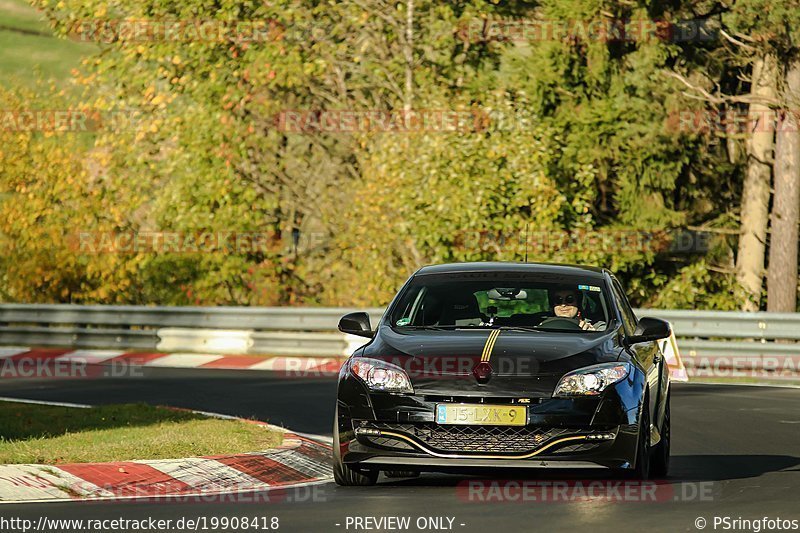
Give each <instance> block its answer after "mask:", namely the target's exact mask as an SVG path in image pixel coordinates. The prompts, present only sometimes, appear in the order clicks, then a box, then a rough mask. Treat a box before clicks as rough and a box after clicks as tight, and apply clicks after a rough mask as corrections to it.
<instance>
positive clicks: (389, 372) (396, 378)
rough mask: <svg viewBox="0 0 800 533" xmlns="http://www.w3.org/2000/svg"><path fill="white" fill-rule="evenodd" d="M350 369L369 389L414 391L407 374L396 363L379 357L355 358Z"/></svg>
mask: <svg viewBox="0 0 800 533" xmlns="http://www.w3.org/2000/svg"><path fill="white" fill-rule="evenodd" d="M350 371H351V372H352V373H353V374H354V375H355V376H358V377H359V378H360V379H361V381H363V382H364V383H366V384H367V387H369V388H370V389H371V390H376V391H384V392H412V393H413V392H414V387H412V386H411V380H410V379H408V374H406V373H405V371H404V370H403V369H402V368H400V367H399V366H397V365H393V364H392V363H387V362H386V361H381V360H379V359H368V358H361V357H359V358H356V359H354V360H353V362H352V363H351V364H350Z"/></svg>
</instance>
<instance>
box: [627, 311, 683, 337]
mask: <svg viewBox="0 0 800 533" xmlns="http://www.w3.org/2000/svg"><path fill="white" fill-rule="evenodd" d="M671 333H672V328H671V327H670V325H669V322H667V321H666V320H661V319H660V318H651V317H647V316H645V317H642V318H640V319H639V325H638V326H636V331H634V332H633V335H631V336H630V337H628V339H627V340H628V344H637V343H639V342H651V341H657V340H658V339H666V338H667V337H669V336H670V335H671Z"/></svg>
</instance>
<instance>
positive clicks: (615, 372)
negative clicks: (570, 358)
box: [553, 363, 631, 396]
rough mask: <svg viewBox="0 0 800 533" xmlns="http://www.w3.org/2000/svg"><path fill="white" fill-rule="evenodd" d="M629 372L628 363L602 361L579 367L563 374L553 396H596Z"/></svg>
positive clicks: (629, 366)
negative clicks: (598, 363) (601, 362)
mask: <svg viewBox="0 0 800 533" xmlns="http://www.w3.org/2000/svg"><path fill="white" fill-rule="evenodd" d="M630 372H631V365H630V363H603V364H600V365H593V366H587V367H586V368H579V369H578V370H573V371H572V372H569V373H567V374H564V377H562V378H561V380H560V381H559V382H558V385H556V390H555V392H554V393H553V396H597V395H599V394H600V393H601V392H603V391H604V390H605V389H606V387H608V386H609V385H613V384H614V383H617V382H618V381H622V380H623V379H625V378H626V377H628V374H630Z"/></svg>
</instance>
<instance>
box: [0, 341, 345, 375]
mask: <svg viewBox="0 0 800 533" xmlns="http://www.w3.org/2000/svg"><path fill="white" fill-rule="evenodd" d="M346 359H347V357H344V356H342V357H294V356H267V357H258V356H247V355H219V354H201V353H159V352H124V351H119V350H69V349H62V348H29V347H22V346H6V347H0V378H3V377H39V375H38V374H39V373H41V372H43V371H44V372H46V371H47V370H48V369H50V370H51V372H53V371H58V370H59V368H63V369H67V368H69V366H70V365H76V364H78V365H105V366H116V367H120V368H121V367H125V366H136V367H158V368H208V369H217V370H266V371H275V372H297V373H308V374H314V373H317V374H335V373H337V372H338V371H339V368H341V366H342V363H343V362H344V361H345V360H346ZM25 373H28V374H32V375H30V376H24V374H25Z"/></svg>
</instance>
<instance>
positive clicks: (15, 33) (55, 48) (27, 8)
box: [0, 0, 98, 90]
mask: <svg viewBox="0 0 800 533" xmlns="http://www.w3.org/2000/svg"><path fill="white" fill-rule="evenodd" d="M97 50H98V47H97V46H96V45H95V44H94V43H88V42H76V41H72V40H69V39H59V38H57V37H56V36H55V35H53V32H52V30H51V29H50V27H49V25H48V24H47V22H46V21H45V20H44V16H43V15H42V14H41V13H40V12H38V11H37V10H36V9H34V8H33V7H31V5H30V4H28V3H27V2H26V1H25V0H0V75H2V77H3V78H5V79H8V78H14V79H15V80H19V81H21V82H23V83H26V84H29V85H31V86H33V85H34V83H35V81H36V79H38V78H39V77H40V76H41V77H44V78H45V79H48V78H54V79H56V80H58V81H61V82H63V81H65V80H68V79H69V78H70V77H71V70H72V69H74V68H78V67H79V66H80V62H81V58H82V57H84V56H86V55H89V54H92V53H94V52H96V51H97ZM76 90H77V89H76Z"/></svg>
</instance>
